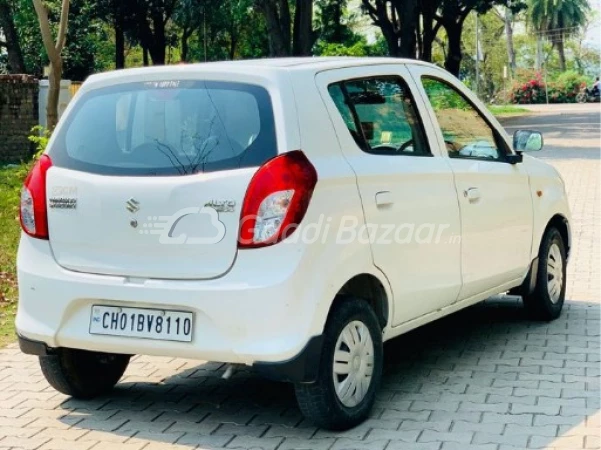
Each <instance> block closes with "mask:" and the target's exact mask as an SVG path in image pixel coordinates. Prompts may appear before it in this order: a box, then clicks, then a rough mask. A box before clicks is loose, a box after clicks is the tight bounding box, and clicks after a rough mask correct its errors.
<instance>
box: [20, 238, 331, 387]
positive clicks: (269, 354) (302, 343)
mask: <svg viewBox="0 0 601 450" xmlns="http://www.w3.org/2000/svg"><path fill="white" fill-rule="evenodd" d="M241 253H243V252H241ZM251 254H254V256H252V258H253V260H252V261H251V260H250V259H251ZM257 257H259V258H262V257H263V256H262V255H258V252H254V251H253V252H251V253H247V254H245V255H241V256H239V257H238V261H237V262H236V264H235V267H234V268H233V269H232V270H231V271H230V272H229V273H228V274H227V275H225V276H224V277H222V278H219V279H214V280H204V281H188V280H185V281H183V280H154V279H144V280H141V279H135V280H134V279H127V278H124V277H115V276H105V275H93V274H83V273H77V272H71V271H67V270H65V269H63V268H61V267H60V266H58V265H57V264H56V262H55V261H54V258H53V256H52V253H51V248H50V244H49V243H48V241H42V240H38V239H33V238H30V237H23V238H22V240H21V244H20V246H19V254H18V277H19V306H18V313H17V320H16V328H17V333H18V335H19V337H20V338H19V341H20V344H21V348H22V350H23V351H24V352H25V353H31V354H37V355H40V354H42V355H43V354H47V353H48V352H52V351H53V349H57V348H61V347H64V348H78V349H83V350H90V351H99V352H107V353H122V354H132V355H134V354H143V355H155V356H170V357H183V358H189V359H198V360H209V361H219V362H228V363H240V364H246V365H256V367H257V369H258V370H259V371H260V372H262V373H264V374H265V375H266V376H270V377H271V378H276V379H283V380H289V381H292V380H293V379H294V380H299V381H306V380H307V379H310V378H311V376H310V372H311V370H310V368H309V367H310V366H311V365H317V363H318V360H315V361H313V360H311V363H310V364H309V363H308V362H305V360H306V359H307V358H308V356H306V355H310V356H311V358H313V356H314V355H315V354H316V349H317V348H318V347H319V348H321V347H320V346H318V345H317V344H316V343H315V340H312V339H311V338H313V337H315V336H319V335H321V333H322V327H323V320H321V319H320V318H319V317H318V315H317V314H316V311H317V310H318V308H317V306H318V303H319V298H320V296H319V294H318V293H317V292H316V288H315V286H308V285H310V284H311V283H307V282H306V280H302V279H301V278H300V275H299V273H300V272H302V270H300V269H298V268H295V267H293V265H294V264H297V263H298V262H297V261H296V262H295V261H292V262H291V266H290V267H284V266H286V263H283V264H282V263H281V260H280V263H279V267H278V270H266V269H265V265H262V267H257V266H258V264H257V261H256V258H257ZM97 304H101V305H109V306H110V305H113V306H122V307H138V308H158V309H173V310H177V311H189V312H192V313H193V314H194V324H193V333H192V335H193V340H192V342H172V341H156V340H148V339H140V338H130V337H127V338H124V337H117V336H104V335H92V334H90V333H89V324H90V314H91V308H92V305H97ZM311 342H313V343H311ZM305 353H306V355H305ZM301 361H302V363H301ZM273 363H280V364H275V365H274V364H273ZM278 366H279V367H282V368H283V369H281V370H278V369H277V367H278ZM279 372H281V373H282V374H283V375H278V373H279ZM272 373H273V375H270V374H272ZM295 373H300V375H294V374H295ZM307 374H308V375H307Z"/></svg>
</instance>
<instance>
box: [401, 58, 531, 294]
mask: <svg viewBox="0 0 601 450" xmlns="http://www.w3.org/2000/svg"><path fill="white" fill-rule="evenodd" d="M412 74H413V76H414V78H415V79H416V82H418V84H419V85H420V89H421V92H422V95H423V96H424V99H425V100H427V101H428V102H429V105H430V107H431V108H430V114H431V115H432V116H433V117H432V118H433V121H434V122H435V123H437V127H436V131H437V133H438V141H437V142H438V146H439V148H440V150H441V151H443V152H446V154H447V155H448V157H449V161H450V164H451V167H452V169H453V173H454V175H455V185H456V187H457V192H458V194H459V204H460V210H461V224H462V226H461V267H462V276H463V287H462V290H461V293H460V295H459V300H463V299H468V298H470V297H473V296H478V295H482V294H484V293H490V290H495V289H502V288H503V287H504V286H506V285H507V283H511V282H513V281H515V280H517V279H520V278H521V277H523V276H524V274H525V272H526V271H527V269H528V266H529V264H530V251H531V245H532V226H533V225H532V223H533V214H532V197H531V191H530V183H529V178H528V173H527V171H526V168H525V167H524V165H523V164H520V163H511V162H510V161H509V159H508V155H512V154H513V152H512V150H511V149H510V147H509V145H508V144H507V141H506V140H505V138H504V137H503V132H502V131H501V129H500V126H499V128H496V126H495V125H493V123H495V122H496V121H495V119H494V118H493V117H492V116H491V115H490V113H488V112H484V109H481V107H479V106H476V105H478V104H479V101H478V99H477V98H475V96H474V95H473V94H471V93H470V92H469V91H468V90H467V89H465V87H463V86H462V85H461V84H460V83H459V82H458V81H457V80H456V79H455V78H453V77H452V76H450V75H449V74H447V73H446V72H443V71H442V70H438V69H434V68H429V67H427V66H416V67H415V68H412ZM497 125H498V124H497Z"/></svg>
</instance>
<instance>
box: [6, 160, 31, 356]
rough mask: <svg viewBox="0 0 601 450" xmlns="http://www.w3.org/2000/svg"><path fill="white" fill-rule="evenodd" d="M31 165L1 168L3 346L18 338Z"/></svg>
mask: <svg viewBox="0 0 601 450" xmlns="http://www.w3.org/2000/svg"><path fill="white" fill-rule="evenodd" d="M28 169H29V165H27V164H23V165H20V166H17V167H4V168H0V348H1V347H3V346H5V345H6V344H8V343H10V342H13V341H14V340H15V332H14V318H15V313H16V312H17V298H18V295H17V273H16V258H17V245H18V243H19V235H20V232H21V228H20V226H19V197H20V195H21V186H22V184H23V180H24V178H25V176H26V175H27V171H28Z"/></svg>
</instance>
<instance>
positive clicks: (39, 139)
mask: <svg viewBox="0 0 601 450" xmlns="http://www.w3.org/2000/svg"><path fill="white" fill-rule="evenodd" d="M27 139H29V140H30V141H31V142H33V143H34V144H35V159H37V158H38V157H39V156H40V155H41V154H42V153H43V152H44V150H45V149H46V146H47V145H48V140H49V139H50V131H48V129H46V128H44V127H43V126H42V125H36V126H35V127H33V128H32V129H31V134H30V135H29V136H28V137H27Z"/></svg>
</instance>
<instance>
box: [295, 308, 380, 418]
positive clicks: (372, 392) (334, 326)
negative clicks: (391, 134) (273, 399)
mask: <svg viewBox="0 0 601 450" xmlns="http://www.w3.org/2000/svg"><path fill="white" fill-rule="evenodd" d="M382 364H383V350H382V331H381V329H380V325H379V323H378V319H377V317H376V315H375V313H374V311H373V310H372V308H371V307H370V306H369V305H368V304H367V302H365V301H364V300H360V299H356V298H348V297H347V298H344V299H339V301H337V303H336V306H335V307H334V309H333V310H332V311H331V313H330V317H329V319H328V322H327V324H326V327H325V330H324V345H323V349H322V355H321V361H320V365H319V372H318V378H317V381H316V382H315V383H311V384H297V385H296V398H297V400H298V404H299V407H300V409H301V411H302V413H303V414H304V415H305V417H307V418H308V419H309V420H311V421H313V422H314V423H315V424H316V425H318V426H320V427H322V428H326V429H331V430H345V429H348V428H352V427H354V426H355V425H357V424H359V423H361V422H362V421H363V420H365V419H366V418H367V416H368V415H369V412H370V411H371V409H372V407H373V404H374V402H375V399H376V392H377V390H378V387H379V385H380V378H381V376H382Z"/></svg>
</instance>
